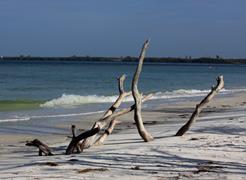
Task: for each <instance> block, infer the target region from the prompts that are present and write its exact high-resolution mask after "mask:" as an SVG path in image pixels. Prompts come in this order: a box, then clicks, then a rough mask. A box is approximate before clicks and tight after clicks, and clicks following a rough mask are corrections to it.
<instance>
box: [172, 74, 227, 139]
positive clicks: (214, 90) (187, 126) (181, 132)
mask: <svg viewBox="0 0 246 180" xmlns="http://www.w3.org/2000/svg"><path fill="white" fill-rule="evenodd" d="M223 87H224V80H223V76H219V77H217V85H216V86H215V87H212V88H211V91H210V92H209V93H208V95H207V96H206V97H205V98H204V99H203V100H202V101H201V102H200V103H199V104H197V105H196V109H195V111H194V112H193V113H192V115H191V117H190V119H189V121H188V122H187V123H186V124H185V125H183V126H182V127H181V128H180V129H179V130H178V132H177V133H176V135H175V136H183V135H184V134H185V133H186V132H187V131H188V130H189V129H190V127H191V125H192V124H193V123H194V122H195V121H196V118H197V117H198V116H199V114H200V112H201V111H202V109H203V108H204V106H206V105H207V104H208V103H209V102H210V101H211V100H212V98H213V97H214V96H215V95H216V94H218V92H219V91H220V90H221V89H222V88H223Z"/></svg>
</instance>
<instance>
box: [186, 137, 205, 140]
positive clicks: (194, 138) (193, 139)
mask: <svg viewBox="0 0 246 180" xmlns="http://www.w3.org/2000/svg"><path fill="white" fill-rule="evenodd" d="M200 139H206V138H205V137H199V138H190V139H189V141H197V140H200Z"/></svg>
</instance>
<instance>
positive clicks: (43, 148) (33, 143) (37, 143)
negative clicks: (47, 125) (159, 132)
mask: <svg viewBox="0 0 246 180" xmlns="http://www.w3.org/2000/svg"><path fill="white" fill-rule="evenodd" d="M26 146H34V147H37V148H38V149H39V152H38V155H39V156H42V154H44V155H45V156H52V155H53V154H52V153H51V149H50V147H49V146H47V145H46V144H44V143H42V142H41V141H40V140H38V139H34V140H33V141H27V142H26Z"/></svg>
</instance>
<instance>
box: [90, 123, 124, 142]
mask: <svg viewBox="0 0 246 180" xmlns="http://www.w3.org/2000/svg"><path fill="white" fill-rule="evenodd" d="M117 123H119V121H117V120H116V119H112V121H110V123H109V126H108V128H107V129H106V130H105V131H104V133H103V134H102V135H101V136H100V137H99V138H98V139H97V140H96V141H95V143H94V144H93V145H96V146H97V145H101V144H103V142H104V141H105V140H106V138H107V137H108V136H109V135H110V134H111V133H112V132H113V129H114V127H115V125H116V124H117Z"/></svg>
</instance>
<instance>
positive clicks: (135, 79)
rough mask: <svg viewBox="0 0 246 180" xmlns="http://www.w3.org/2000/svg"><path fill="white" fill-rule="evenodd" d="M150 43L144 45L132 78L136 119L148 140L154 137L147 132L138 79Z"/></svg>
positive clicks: (140, 132) (141, 134)
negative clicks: (142, 112) (143, 118)
mask: <svg viewBox="0 0 246 180" xmlns="http://www.w3.org/2000/svg"><path fill="white" fill-rule="evenodd" d="M148 45H149V41H148V40H147V41H146V42H145V43H144V45H143V48H142V51H141V53H140V56H139V62H138V66H137V69H136V71H135V74H134V77H133V80H132V95H133V98H134V101H135V106H136V107H135V108H134V120H135V122H136V125H137V129H138V133H139V135H140V136H141V137H142V138H143V140H144V141H146V142H148V141H152V140H153V139H154V138H153V137H152V136H151V134H149V133H148V132H147V130H146V129H145V127H144V124H143V120H142V115H141V108H142V94H140V93H139V91H138V80H139V76H140V73H141V71H142V66H143V61H144V56H145V52H146V49H147V48H148Z"/></svg>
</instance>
